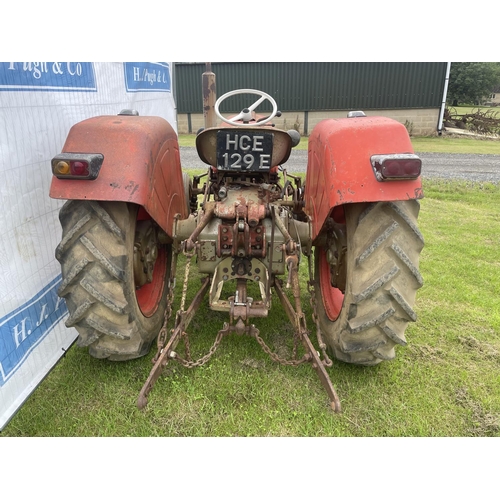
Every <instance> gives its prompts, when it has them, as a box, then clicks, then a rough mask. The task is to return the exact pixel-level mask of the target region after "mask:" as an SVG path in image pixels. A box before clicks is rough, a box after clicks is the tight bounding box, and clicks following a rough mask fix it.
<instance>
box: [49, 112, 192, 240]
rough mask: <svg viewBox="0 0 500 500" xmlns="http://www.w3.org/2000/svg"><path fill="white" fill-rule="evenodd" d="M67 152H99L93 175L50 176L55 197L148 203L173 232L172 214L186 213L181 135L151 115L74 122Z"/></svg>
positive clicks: (156, 215)
mask: <svg viewBox="0 0 500 500" xmlns="http://www.w3.org/2000/svg"><path fill="white" fill-rule="evenodd" d="M62 152H63V153H101V154H102V155H104V161H103V164H102V167H101V170H100V172H99V176H98V177H97V179H95V180H91V181H88V180H70V179H57V178H56V177H55V176H54V177H53V178H52V184H51V187H50V196H51V197H52V198H57V199H65V200H69V199H74V200H87V199H88V200H99V201H124V202H130V203H136V204H138V205H141V206H143V207H144V208H145V210H146V211H147V212H148V213H149V214H150V215H151V217H152V218H153V219H154V220H155V221H156V222H157V223H158V224H159V225H160V226H161V228H162V229H163V230H164V231H165V232H166V233H167V234H168V235H169V236H171V235H172V228H173V218H174V216H175V215H176V214H180V215H181V217H182V218H186V217H187V216H188V214H187V202H186V201H185V196H184V188H183V181H182V170H181V164H180V156H179V145H178V141H177V135H176V133H175V131H174V130H173V128H172V127H171V126H170V124H169V123H168V122H167V121H166V120H164V119H163V118H160V117H153V116H121V115H119V116H98V117H95V118H90V119H88V120H84V121H82V122H80V123H77V124H76V125H74V126H73V127H72V128H71V130H70V132H69V134H68V137H67V139H66V142H65V144H64V147H63V150H62Z"/></svg>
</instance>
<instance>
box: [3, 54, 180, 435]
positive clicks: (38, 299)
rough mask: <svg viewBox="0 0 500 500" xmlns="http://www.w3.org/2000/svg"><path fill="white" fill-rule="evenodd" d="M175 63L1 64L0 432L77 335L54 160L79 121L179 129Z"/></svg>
mask: <svg viewBox="0 0 500 500" xmlns="http://www.w3.org/2000/svg"><path fill="white" fill-rule="evenodd" d="M171 69H172V63H147V62H141V63H133V62H130V63H88V62H64V63H60V62H0V172H1V174H2V182H1V183H0V190H1V202H2V210H1V211H0V267H1V272H0V430H1V429H3V428H4V427H5V425H6V424H7V423H8V421H9V420H10V419H11V418H12V416H13V415H14V414H15V412H16V411H17V410H18V409H19V407H20V406H21V405H22V404H23V403H24V401H25V400H26V398H27V397H28V396H29V395H30V394H31V393H32V392H33V390H34V389H35V388H36V387H37V385H38V384H39V383H40V382H41V381H42V380H43V378H44V377H45V376H46V375H47V373H48V372H49V371H50V370H51V369H52V368H53V367H54V365H55V364H56V363H57V362H58V360H59V359H60V357H61V356H62V355H63V354H64V352H65V351H66V350H67V349H68V348H69V347H70V346H71V344H72V343H73V342H74V340H75V339H76V337H77V333H76V330H74V329H73V328H70V329H68V328H66V327H65V326H64V321H63V320H64V319H65V317H66V316H67V314H68V312H67V309H66V305H65V303H64V300H62V299H60V298H59V297H58V296H57V288H58V286H59V283H60V282H61V274H60V267H59V263H58V262H57V261H56V260H55V257H54V250H55V248H56V246H57V244H58V243H59V241H60V238H61V227H60V224H59V219H58V213H59V210H60V208H61V206H62V204H63V203H62V202H61V201H56V200H52V199H50V198H49V187H50V182H51V178H52V172H51V168H50V160H51V159H52V158H53V157H54V156H55V155H57V154H58V153H60V152H61V149H62V147H63V144H64V142H65V140H66V136H67V134H68V132H69V129H70V128H71V126H72V125H74V124H75V123H77V122H79V121H81V120H84V119H86V118H90V117H92V116H98V115H117V114H118V113H119V112H120V111H122V110H123V109H135V110H137V111H138V112H139V115H141V116H161V117H163V118H165V119H166V120H167V121H168V122H169V123H170V124H171V125H172V127H173V128H174V129H175V130H177V124H176V109H175V103H174V98H173V94H172V71H171Z"/></svg>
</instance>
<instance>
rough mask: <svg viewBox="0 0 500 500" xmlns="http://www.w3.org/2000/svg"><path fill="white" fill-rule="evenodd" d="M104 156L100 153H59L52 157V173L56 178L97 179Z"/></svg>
mask: <svg viewBox="0 0 500 500" xmlns="http://www.w3.org/2000/svg"><path fill="white" fill-rule="evenodd" d="M103 161H104V156H103V155H101V154H80V153H61V154H60V155H57V156H55V157H54V158H53V159H52V173H53V174H54V175H55V176H56V177H57V178H58V179H80V180H94V179H97V176H98V175H99V171H100V170H101V166H102V162H103Z"/></svg>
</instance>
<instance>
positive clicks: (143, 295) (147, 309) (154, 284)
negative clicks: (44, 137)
mask: <svg viewBox="0 0 500 500" xmlns="http://www.w3.org/2000/svg"><path fill="white" fill-rule="evenodd" d="M167 261H168V259H167V250H166V248H165V247H164V246H162V247H160V248H159V249H158V257H157V259H156V262H155V266H154V269H153V281H151V283H147V284H146V285H143V286H142V287H141V288H139V289H138V290H136V291H135V296H136V298H137V304H138V306H139V309H140V310H141V312H142V314H144V316H147V317H150V316H152V315H153V314H154V313H155V311H156V310H157V309H158V306H159V305H160V299H161V296H162V294H163V287H164V286H165V280H166V279H167Z"/></svg>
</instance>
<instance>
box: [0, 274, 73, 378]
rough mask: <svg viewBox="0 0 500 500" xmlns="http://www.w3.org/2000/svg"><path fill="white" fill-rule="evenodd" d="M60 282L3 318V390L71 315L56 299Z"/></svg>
mask: <svg viewBox="0 0 500 500" xmlns="http://www.w3.org/2000/svg"><path fill="white" fill-rule="evenodd" d="M61 280H62V278H61V275H59V276H58V277H57V278H55V279H54V280H52V281H51V282H50V283H49V284H48V285H47V286H45V287H44V288H43V289H42V290H40V292H38V293H37V294H36V295H35V296H34V297H33V298H32V299H31V300H29V301H28V302H27V303H26V304H24V305H22V306H21V307H18V308H17V309H16V310H15V311H12V312H11V313H10V314H8V315H7V316H4V317H3V318H0V387H1V386H3V385H4V384H5V382H7V380H8V379H9V378H10V377H11V376H12V374H13V373H14V372H15V371H16V370H17V369H18V368H19V367H20V366H21V365H22V364H23V363H24V362H25V361H26V359H27V358H28V356H29V354H30V353H31V351H33V349H34V348H35V347H36V346H37V345H38V344H39V343H40V342H41V341H42V340H43V339H44V338H45V337H46V336H47V334H48V333H49V332H50V331H51V330H52V329H53V328H54V326H55V325H56V324H57V323H58V322H59V321H60V320H61V319H62V318H63V317H64V316H65V315H67V314H68V309H67V307H66V302H65V301H64V299H62V298H60V297H58V296H57V288H58V286H59V284H60V283H61Z"/></svg>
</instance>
